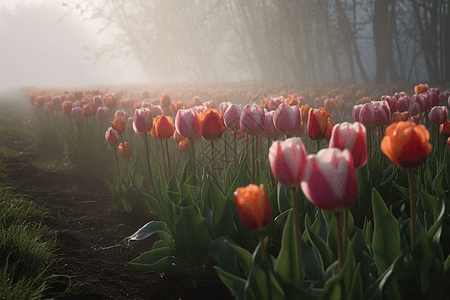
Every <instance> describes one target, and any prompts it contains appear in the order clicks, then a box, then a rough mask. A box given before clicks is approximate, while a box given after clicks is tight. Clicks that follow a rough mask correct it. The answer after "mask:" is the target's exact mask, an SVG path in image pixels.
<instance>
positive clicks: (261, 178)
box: [255, 159, 270, 195]
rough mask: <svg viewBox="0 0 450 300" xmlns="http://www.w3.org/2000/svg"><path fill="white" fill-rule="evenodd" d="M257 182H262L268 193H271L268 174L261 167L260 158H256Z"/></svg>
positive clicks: (258, 183)
mask: <svg viewBox="0 0 450 300" xmlns="http://www.w3.org/2000/svg"><path fill="white" fill-rule="evenodd" d="M255 184H257V185H260V184H262V185H263V186H264V190H265V191H266V195H269V194H270V190H269V180H268V179H267V176H266V174H264V172H263V170H262V169H261V163H260V160H259V159H258V160H256V174H255Z"/></svg>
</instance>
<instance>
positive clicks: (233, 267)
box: [208, 236, 239, 276]
mask: <svg viewBox="0 0 450 300" xmlns="http://www.w3.org/2000/svg"><path fill="white" fill-rule="evenodd" d="M227 243H229V244H234V242H233V241H232V240H231V238H229V237H226V236H221V237H219V238H217V239H215V240H213V241H212V242H211V246H210V247H209V250H208V253H209V255H210V256H211V257H212V258H214V260H215V261H216V262H217V264H218V265H219V268H220V269H221V270H223V271H224V272H228V273H230V274H232V275H235V276H239V269H238V264H237V255H236V252H234V251H233V250H232V249H231V248H230V247H228V246H227ZM236 246H237V245H236Z"/></svg>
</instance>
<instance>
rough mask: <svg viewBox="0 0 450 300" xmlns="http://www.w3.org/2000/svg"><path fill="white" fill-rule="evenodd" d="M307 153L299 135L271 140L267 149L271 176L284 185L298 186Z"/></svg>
mask: <svg viewBox="0 0 450 300" xmlns="http://www.w3.org/2000/svg"><path fill="white" fill-rule="evenodd" d="M307 155H308V154H307V153H306V148H305V145H304V144H303V141H302V139H301V138H299V137H295V138H289V139H287V140H285V141H275V142H273V143H272V145H271V146H270V149H269V162H270V168H271V170H272V174H273V176H274V177H275V178H276V179H277V180H278V181H279V182H280V183H281V184H282V185H284V186H287V187H294V186H300V183H301V180H302V176H303V170H304V168H305V166H306V157H307Z"/></svg>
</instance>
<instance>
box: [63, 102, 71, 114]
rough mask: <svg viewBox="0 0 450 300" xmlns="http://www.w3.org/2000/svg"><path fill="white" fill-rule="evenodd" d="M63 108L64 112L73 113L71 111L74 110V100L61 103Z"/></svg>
mask: <svg viewBox="0 0 450 300" xmlns="http://www.w3.org/2000/svg"><path fill="white" fill-rule="evenodd" d="M61 108H62V111H63V112H65V113H71V112H72V108H73V103H72V101H64V102H63V103H62V104H61Z"/></svg>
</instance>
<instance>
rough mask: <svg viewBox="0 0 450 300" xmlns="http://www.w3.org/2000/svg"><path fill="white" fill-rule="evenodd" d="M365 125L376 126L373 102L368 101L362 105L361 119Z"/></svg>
mask: <svg viewBox="0 0 450 300" xmlns="http://www.w3.org/2000/svg"><path fill="white" fill-rule="evenodd" d="M358 122H360V123H363V124H364V126H376V125H377V124H376V122H375V106H374V104H373V103H372V102H370V103H366V104H364V105H363V106H362V107H361V111H360V112H359V121H358Z"/></svg>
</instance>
